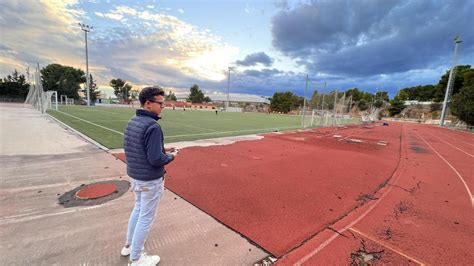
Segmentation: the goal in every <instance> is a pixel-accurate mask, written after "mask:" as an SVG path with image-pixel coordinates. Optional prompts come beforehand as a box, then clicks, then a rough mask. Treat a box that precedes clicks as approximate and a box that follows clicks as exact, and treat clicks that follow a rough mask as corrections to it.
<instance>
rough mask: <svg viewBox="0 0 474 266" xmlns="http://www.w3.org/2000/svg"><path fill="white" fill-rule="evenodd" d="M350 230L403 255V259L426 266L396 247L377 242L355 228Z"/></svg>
mask: <svg viewBox="0 0 474 266" xmlns="http://www.w3.org/2000/svg"><path fill="white" fill-rule="evenodd" d="M349 230H350V231H352V232H354V233H357V234H359V235H361V236H363V237H365V238H367V239H369V240H371V241H373V242H375V243H377V244H379V245H381V246H382V247H385V248H387V249H390V250H391V251H393V252H395V253H397V254H398V255H401V256H403V257H405V258H407V259H409V260H412V261H414V262H416V263H418V264H419V265H426V263H424V262H421V261H420V260H418V259H415V258H413V257H412V256H408V255H407V254H405V253H403V252H402V251H400V250H398V249H396V248H394V247H391V246H389V245H388V244H385V243H383V242H382V241H377V240H375V239H374V238H372V237H370V236H368V235H366V234H364V233H362V232H360V231H359V230H357V229H355V228H349Z"/></svg>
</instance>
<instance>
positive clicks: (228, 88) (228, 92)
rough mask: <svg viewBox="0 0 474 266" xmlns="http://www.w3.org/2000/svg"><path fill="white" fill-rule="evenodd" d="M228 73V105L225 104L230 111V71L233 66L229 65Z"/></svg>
mask: <svg viewBox="0 0 474 266" xmlns="http://www.w3.org/2000/svg"><path fill="white" fill-rule="evenodd" d="M227 69H228V74H227V101H226V106H225V110H226V111H228V109H229V101H230V97H229V92H230V71H231V70H232V68H231V67H228V68H227Z"/></svg>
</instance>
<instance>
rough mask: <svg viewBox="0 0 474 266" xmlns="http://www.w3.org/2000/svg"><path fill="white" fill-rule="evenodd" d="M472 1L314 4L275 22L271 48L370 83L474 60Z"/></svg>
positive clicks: (317, 67)
mask: <svg viewBox="0 0 474 266" xmlns="http://www.w3.org/2000/svg"><path fill="white" fill-rule="evenodd" d="M473 10H474V1H469V0H464V1H422V0H420V1H391V0H384V1H372V0H365V1H364V0H361V1H349V0H348V1H311V2H310V3H308V4H304V5H300V6H298V7H295V8H293V9H286V10H281V11H280V12H279V13H278V14H277V15H276V16H275V17H274V18H273V19H272V35H273V46H274V47H275V48H276V49H278V50H279V51H281V52H282V53H283V54H285V55H287V56H290V57H292V58H293V59H295V60H297V61H298V62H299V63H300V64H302V65H305V66H306V68H307V69H308V71H309V72H313V73H315V72H323V73H328V74H334V75H343V76H345V77H346V78H348V77H359V78H360V77H370V76H374V75H379V74H389V75H390V74H393V73H403V72H407V71H410V70H416V69H433V68H437V67H439V66H440V65H442V66H445V67H449V65H450V58H451V57H452V52H453V48H454V44H453V38H454V36H455V35H457V34H460V35H461V38H462V39H463V44H462V47H461V49H460V59H461V60H460V63H463V61H465V62H466V63H472V60H473V59H474V45H473V43H474V31H473V30H472V25H473V24H474V19H473V17H474V16H472V14H473V13H472V12H473Z"/></svg>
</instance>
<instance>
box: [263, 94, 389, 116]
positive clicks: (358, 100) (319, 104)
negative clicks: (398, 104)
mask: <svg viewBox="0 0 474 266" xmlns="http://www.w3.org/2000/svg"><path fill="white" fill-rule="evenodd" d="M336 97H337V99H336ZM343 97H345V100H346V101H347V102H346V103H347V105H348V108H349V109H352V108H353V107H354V106H357V108H358V109H359V110H360V111H364V110H367V109H368V108H369V107H370V106H371V105H373V106H375V107H377V108H379V107H381V106H382V105H383V104H384V102H388V100H389V97H388V92H386V91H378V92H377V93H375V94H372V93H369V92H364V91H361V90H360V89H358V88H352V89H349V90H347V91H339V92H336V91H332V92H329V93H319V92H318V91H317V90H315V91H314V92H313V95H312V96H311V99H310V100H309V101H308V102H307V105H308V109H325V110H333V109H334V102H335V100H337V101H338V102H340V101H341V100H342V98H343ZM349 99H351V100H349ZM303 100H304V98H303V97H300V96H297V95H295V94H293V93H292V92H290V91H286V92H276V93H274V94H273V97H272V98H271V100H270V108H271V109H272V110H273V111H275V112H282V113H288V112H290V111H291V110H293V109H296V108H300V107H302V106H303ZM349 105H350V106H349Z"/></svg>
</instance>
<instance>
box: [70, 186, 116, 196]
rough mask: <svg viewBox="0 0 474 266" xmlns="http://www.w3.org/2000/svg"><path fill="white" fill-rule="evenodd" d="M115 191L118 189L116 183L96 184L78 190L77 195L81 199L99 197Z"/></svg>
mask: <svg viewBox="0 0 474 266" xmlns="http://www.w3.org/2000/svg"><path fill="white" fill-rule="evenodd" d="M115 191H117V186H116V185H114V184H94V185H89V186H86V187H85V188H83V189H81V190H79V191H77V192H76V195H75V196H76V198H79V199H98V198H102V197H105V196H108V195H110V194H112V193H114V192H115Z"/></svg>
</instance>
